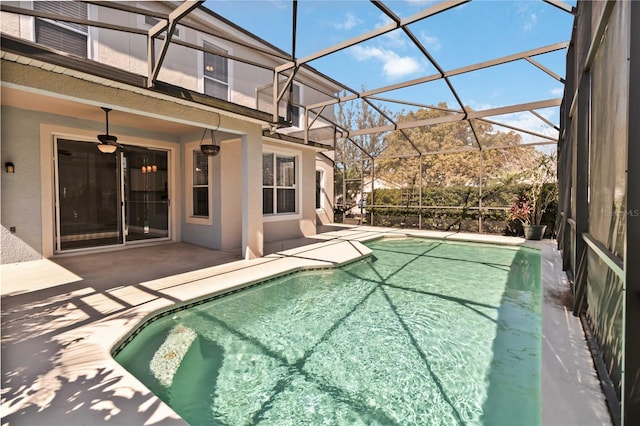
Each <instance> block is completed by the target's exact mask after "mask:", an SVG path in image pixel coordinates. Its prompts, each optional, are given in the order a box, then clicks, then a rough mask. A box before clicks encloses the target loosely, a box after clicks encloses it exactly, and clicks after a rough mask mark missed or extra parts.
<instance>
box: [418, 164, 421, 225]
mask: <svg viewBox="0 0 640 426" xmlns="http://www.w3.org/2000/svg"><path fill="white" fill-rule="evenodd" d="M418 161H419V162H420V164H419V167H418V170H419V171H420V184H419V185H418V189H419V191H420V193H419V195H418V205H419V207H420V208H419V215H418V229H422V154H420V155H419V156H418Z"/></svg>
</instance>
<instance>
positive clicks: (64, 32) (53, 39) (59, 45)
mask: <svg viewBox="0 0 640 426" xmlns="http://www.w3.org/2000/svg"><path fill="white" fill-rule="evenodd" d="M33 9H34V10H37V11H41V12H49V13H55V14H58V15H63V16H70V17H74V18H82V19H87V4H86V3H82V2H75V1H34V2H33ZM35 40H36V43H40V44H43V45H45V46H49V47H52V48H54V49H57V50H62V51H63V52H67V53H71V54H74V55H77V56H81V57H84V58H86V57H87V56H88V48H87V46H88V28H87V26H86V25H81V24H75V23H70V22H62V21H52V20H50V19H40V18H36V19H35Z"/></svg>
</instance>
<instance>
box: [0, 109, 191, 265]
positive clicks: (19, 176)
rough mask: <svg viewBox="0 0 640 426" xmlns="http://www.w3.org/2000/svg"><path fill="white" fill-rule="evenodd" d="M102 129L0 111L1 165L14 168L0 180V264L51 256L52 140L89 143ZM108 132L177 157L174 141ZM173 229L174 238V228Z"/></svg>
mask: <svg viewBox="0 0 640 426" xmlns="http://www.w3.org/2000/svg"><path fill="white" fill-rule="evenodd" d="M103 126H104V125H103V123H98V122H95V121H88V120H80V119H77V118H74V117H69V116H65V115H59V114H51V113H45V112H39V111H30V110H24V109H21V108H14V107H10V106H6V105H3V106H2V161H3V162H5V159H6V161H9V159H11V161H12V162H13V163H14V164H15V166H16V173H14V174H6V173H5V174H3V176H2V228H3V232H2V263H13V262H23V261H28V260H34V259H39V258H42V257H50V256H52V255H53V251H54V245H53V244H54V243H53V239H54V226H55V225H54V214H55V211H54V208H55V203H54V197H55V188H54V169H53V160H54V157H53V143H54V137H55V136H64V137H67V138H69V139H76V140H80V141H83V140H86V141H87V142H88V143H93V142H92V141H93V140H95V135H96V134H97V133H101V132H103V131H104V128H103ZM113 131H114V132H117V134H118V137H119V141H120V142H122V143H127V144H132V145H143V146H156V147H162V148H164V149H169V150H174V151H175V152H174V155H173V157H175V158H179V156H178V155H177V148H178V147H179V145H178V143H177V141H176V139H175V138H172V137H168V136H167V135H165V134H161V133H150V132H143V131H140V130H138V129H130V128H125V127H114V128H113ZM174 170H177V168H174ZM174 174H176V173H175V171H174ZM10 227H16V232H15V234H12V233H10V232H8V230H9V228H10ZM5 229H6V230H7V232H5ZM173 230H174V235H175V237H178V238H179V235H180V233H179V228H177V227H176V224H175V223H174V226H173Z"/></svg>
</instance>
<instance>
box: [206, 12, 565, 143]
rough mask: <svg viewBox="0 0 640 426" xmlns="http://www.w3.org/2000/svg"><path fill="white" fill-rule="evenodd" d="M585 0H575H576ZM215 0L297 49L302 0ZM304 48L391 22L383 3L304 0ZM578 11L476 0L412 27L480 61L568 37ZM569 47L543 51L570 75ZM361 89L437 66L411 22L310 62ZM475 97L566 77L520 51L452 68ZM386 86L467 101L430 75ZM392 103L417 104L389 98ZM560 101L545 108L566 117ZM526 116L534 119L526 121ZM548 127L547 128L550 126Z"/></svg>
mask: <svg viewBox="0 0 640 426" xmlns="http://www.w3.org/2000/svg"><path fill="white" fill-rule="evenodd" d="M436 3H438V2H437V1H428V0H404V1H400V0H394V1H385V2H384V4H385V5H386V6H387V7H389V8H390V9H391V10H392V11H393V12H394V13H396V14H397V15H398V16H400V17H401V18H405V17H409V16H412V15H413V14H415V13H417V12H419V11H421V10H423V9H425V8H428V7H430V6H432V5H433V4H436ZM568 3H569V4H571V5H575V2H571V1H570V2H568ZM205 6H206V7H208V8H209V9H211V10H213V11H214V12H216V13H218V14H220V15H222V16H223V17H225V18H227V19H229V20H230V21H232V22H234V23H236V24H238V25H240V26H242V27H244V28H245V29H247V30H248V31H250V32H252V33H254V34H255V35H257V36H259V37H261V38H262V39H264V40H266V41H268V42H270V43H272V44H274V45H275V46H277V47H279V48H281V49H282V50H285V51H287V52H291V38H292V37H291V34H292V29H291V27H292V25H291V21H292V19H291V16H292V2H291V1H287V0H261V1H249V0H209V1H207V2H206V3H205ZM297 19H298V24H297V34H298V39H297V45H296V57H298V58H303V57H305V56H307V55H309V54H312V53H315V52H317V51H319V50H321V49H324V48H327V47H331V46H333V45H335V44H337V43H340V42H342V41H344V40H348V39H350V38H353V37H355V36H358V35H361V34H364V33H366V32H367V31H370V30H373V29H376V28H378V27H380V26H382V25H386V24H387V23H389V22H390V20H389V18H387V17H386V16H385V15H384V14H383V12H382V11H381V10H380V9H378V8H377V7H375V6H374V5H373V4H372V3H371V2H369V1H365V0H350V1H329V0H301V1H299V2H298V17H297ZM572 22H573V17H572V16H571V15H570V14H568V13H567V12H564V11H562V10H560V9H558V8H556V7H554V6H551V5H549V4H546V3H544V2H542V1H538V0H526V1H511V0H509V1H506V0H505V1H496V0H475V1H471V2H469V3H465V4H463V5H461V6H457V7H456V8H454V9H452V10H449V11H446V12H444V13H441V14H438V15H435V16H432V17H429V18H427V19H424V20H421V21H418V22H416V23H414V24H411V25H410V26H409V28H410V29H411V31H412V32H413V33H414V34H415V36H416V37H417V38H418V39H419V40H420V41H421V42H422V44H423V45H424V46H425V48H426V49H427V50H428V51H429V53H430V54H431V55H432V56H433V58H434V59H435V60H436V62H437V63H438V64H439V66H440V67H441V68H442V69H444V70H445V71H447V70H452V69H456V68H459V67H463V66H467V65H472V64H476V63H479V62H482V61H486V60H490V59H494V58H499V57H502V56H506V55H511V54H514V53H519V52H523V51H526V50H529V49H533V48H537V47H541V46H547V45H551V44H555V43H559V42H565V41H568V40H569V39H570V37H571V27H572ZM565 56H566V50H560V51H558V52H554V53H547V54H544V55H539V56H536V57H534V58H533V59H535V60H536V61H538V62H539V63H541V64H542V65H544V66H545V67H547V68H549V69H551V70H552V71H553V72H555V73H557V74H559V75H560V76H562V77H564V74H565ZM309 65H311V66H312V67H314V68H315V69H317V70H319V71H321V72H323V73H324V74H326V75H328V76H329V77H331V78H333V79H335V80H338V81H340V82H341V83H344V84H346V85H347V86H349V87H350V88H352V89H354V90H358V91H360V90H362V89H363V88H366V89H373V88H378V87H384V86H387V85H391V84H395V83H399V82H402V81H407V80H411V79H415V78H418V77H423V76H427V75H431V74H434V73H436V69H435V68H434V66H433V65H432V64H431V63H430V62H429V61H428V60H427V59H426V58H425V57H424V55H423V54H422V53H421V52H420V51H419V50H418V49H417V48H416V47H415V45H414V44H413V43H412V42H411V41H410V40H409V38H408V37H407V36H406V35H405V34H404V33H403V32H402V31H401V30H396V31H393V32H391V33H387V34H385V35H382V36H379V37H376V38H375V39H373V40H370V41H367V42H365V43H362V44H360V45H356V46H352V47H350V48H348V49H345V50H342V51H340V52H338V53H335V54H332V55H330V56H327V57H324V58H322V59H319V60H315V61H312V62H310V63H309ZM451 83H452V84H453V86H454V87H455V89H456V91H457V93H458V95H459V96H460V98H461V99H462V101H463V103H464V104H465V106H469V107H471V108H472V109H474V110H482V109H488V108H494V107H500V106H506V105H513V104H519V103H525V102H532V101H537V100H544V99H551V98H558V97H562V91H563V84H562V83H561V82H559V81H557V80H555V79H553V78H552V77H550V76H548V75H547V74H546V73H544V72H543V71H541V70H540V69H538V68H537V67H535V66H534V65H532V64H530V63H528V62H525V61H517V62H513V63H509V64H505V65H500V66H497V67H492V68H490V69H487V70H482V71H476V72H473V73H467V74H462V75H458V76H454V77H451ZM380 96H383V97H385V98H391V99H403V100H408V101H411V102H417V103H422V104H438V103H439V102H446V103H447V104H448V105H449V106H450V107H457V102H456V100H455V97H454V95H453V94H452V93H451V91H450V90H449V88H448V87H447V85H446V83H445V82H444V81H442V80H440V81H438V82H432V83H426V84H423V85H420V86H413V87H410V88H405V89H401V90H397V91H395V92H387V93H384V94H382V95H380ZM382 104H383V105H384V106H386V107H388V108H389V109H391V110H392V111H396V112H397V111H398V110H399V109H405V111H406V110H409V109H412V107H406V106H405V107H402V106H398V105H396V104H392V103H384V102H383V103H382ZM557 110H558V109H557V108H553V109H549V110H540V111H539V112H540V113H541V114H542V115H543V116H545V117H547V118H549V119H551V120H552V121H553V122H555V123H557V121H558V111H557ZM503 118H504V120H502V122H505V123H508V124H514V123H518V124H519V125H524V124H526V125H527V126H528V127H531V126H533V128H535V130H539V131H544V132H546V130H548V129H546V127H548V126H546V125H543V126H541V125H540V123H541V122H540V120H539V119H537V118H535V117H534V116H533V115H531V114H529V113H524V114H512V115H511V116H510V117H503ZM525 122H526V123H525ZM545 129H546V130H545Z"/></svg>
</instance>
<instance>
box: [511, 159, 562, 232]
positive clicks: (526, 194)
mask: <svg viewBox="0 0 640 426" xmlns="http://www.w3.org/2000/svg"><path fill="white" fill-rule="evenodd" d="M521 177H522V181H523V182H524V183H526V184H527V185H528V188H527V189H526V190H525V191H523V192H522V193H521V194H519V195H517V196H516V197H515V200H514V202H513V204H512V205H511V209H510V210H509V220H517V221H520V223H522V229H523V231H524V236H525V238H526V239H528V240H539V239H541V238H542V236H543V235H544V232H545V230H546V228H547V226H546V225H542V216H543V215H544V213H545V212H546V211H547V209H548V208H549V206H550V205H551V203H553V202H554V201H555V200H556V199H557V197H558V186H557V185H556V156H555V154H541V155H540V158H539V160H538V162H537V163H536V165H535V166H534V167H532V168H531V169H529V170H526V171H524V172H523V173H522V174H521Z"/></svg>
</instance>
